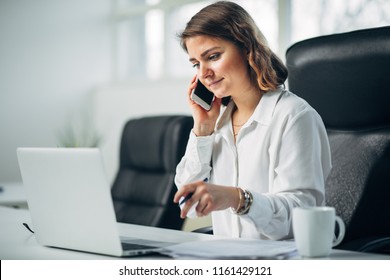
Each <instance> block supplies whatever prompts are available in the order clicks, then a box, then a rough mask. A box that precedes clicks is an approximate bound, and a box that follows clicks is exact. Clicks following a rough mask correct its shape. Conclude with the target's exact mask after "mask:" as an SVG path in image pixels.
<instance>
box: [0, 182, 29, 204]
mask: <svg viewBox="0 0 390 280" xmlns="http://www.w3.org/2000/svg"><path fill="white" fill-rule="evenodd" d="M0 186H1V191H0V205H3V206H10V207H15V208H27V199H26V195H25V192H24V189H23V183H21V182H20V183H0Z"/></svg>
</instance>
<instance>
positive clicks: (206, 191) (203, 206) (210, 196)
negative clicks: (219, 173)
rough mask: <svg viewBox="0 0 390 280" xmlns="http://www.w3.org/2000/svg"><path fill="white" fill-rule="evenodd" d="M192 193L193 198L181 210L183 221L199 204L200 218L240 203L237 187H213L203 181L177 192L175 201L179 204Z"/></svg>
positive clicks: (198, 214)
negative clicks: (193, 207) (192, 208)
mask: <svg viewBox="0 0 390 280" xmlns="http://www.w3.org/2000/svg"><path fill="white" fill-rule="evenodd" d="M190 193H192V196H191V198H190V199H188V200H187V201H186V202H185V204H184V206H183V208H182V209H181V213H180V217H181V218H183V219H184V218H185V217H187V214H188V211H189V210H190V209H191V207H192V206H193V205H194V204H195V203H197V202H198V205H197V206H196V208H195V210H196V214H197V216H198V217H202V216H207V215H208V214H210V213H211V212H212V211H216V210H224V209H227V208H229V207H236V206H237V204H238V202H239V201H238V200H239V196H238V192H237V188H236V187H226V186H219V185H213V184H209V183H206V182H203V181H198V182H194V183H190V184H187V185H184V186H182V187H181V188H180V189H179V190H178V191H177V192H176V194H175V197H174V199H173V201H174V202H175V203H179V201H180V199H181V198H182V197H186V196H187V195H189V194H190Z"/></svg>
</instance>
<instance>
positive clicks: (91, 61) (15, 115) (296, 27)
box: [0, 0, 390, 183]
mask: <svg viewBox="0 0 390 280" xmlns="http://www.w3.org/2000/svg"><path fill="white" fill-rule="evenodd" d="M211 2H213V1H194V0H67V1H62V0H35V1H31V0H0V143H1V145H0V183H7V182H20V181H21V177H20V173H19V168H18V163H17V158H16V148H17V147H22V146H23V147H27V146H28V147H58V146H93V145H98V146H99V147H100V148H101V149H102V151H103V157H104V161H105V164H106V168H107V175H108V177H109V180H110V181H112V180H113V178H114V175H115V173H116V169H117V166H118V162H117V161H118V155H119V141H120V134H121V131H122V127H123V125H124V122H125V121H126V120H127V119H129V118H134V117H138V116H146V115H155V114H176V113H177V114H190V111H189V109H188V108H187V104H186V100H185V93H186V88H187V85H188V83H189V80H190V79H191V77H192V76H193V75H194V74H195V70H194V69H193V68H192V67H191V65H190V63H189V62H188V58H187V56H186V54H185V53H184V52H183V51H182V50H181V48H180V46H179V43H178V40H177V36H176V35H177V33H179V32H180V31H181V30H183V29H184V27H185V24H186V22H187V21H188V20H189V19H190V18H191V16H192V15H193V14H195V13H196V12H197V11H199V10H200V9H201V8H202V7H204V6H206V5H208V4H210V3H211ZM234 2H237V3H238V4H240V5H242V6H243V7H244V8H246V9H247V10H248V11H249V12H250V14H251V15H252V16H253V18H254V19H255V21H256V22H257V24H258V26H259V27H260V29H261V30H262V32H263V33H264V35H265V36H266V37H267V39H268V40H269V44H270V46H271V48H272V49H273V50H274V51H275V52H276V53H278V54H279V56H280V57H281V58H282V59H284V55H285V51H286V49H287V48H288V47H289V46H290V45H291V44H293V43H294V42H297V41H300V40H303V39H306V38H310V37H315V36H319V35H326V34H332V33H339V32H346V31H352V30H356V29H363V28H369V27H376V26H384V25H390V1H388V0H343V1H340V0H242V1H234Z"/></svg>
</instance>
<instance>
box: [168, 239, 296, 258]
mask: <svg viewBox="0 0 390 280" xmlns="http://www.w3.org/2000/svg"><path fill="white" fill-rule="evenodd" d="M161 253H162V254H165V255H168V256H171V257H173V258H182V259H186V258H187V259H288V258H291V257H293V256H295V255H297V248H296V246H295V242H293V241H271V240H255V239H253V240H252V239H250V240H249V239H221V240H207V241H194V242H187V243H182V244H177V245H173V246H169V247H166V248H164V250H163V251H162V252H161Z"/></svg>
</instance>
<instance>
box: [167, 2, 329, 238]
mask: <svg viewBox="0 0 390 280" xmlns="http://www.w3.org/2000/svg"><path fill="white" fill-rule="evenodd" d="M180 39H181V44H182V46H183V48H184V50H185V51H186V52H187V53H188V55H189V61H190V62H191V63H192V65H193V67H194V68H195V69H196V76H195V77H194V78H193V79H192V81H191V84H190V86H189V88H188V92H187V94H188V102H189V105H190V107H191V110H192V114H193V118H194V127H193V129H192V132H191V134H190V138H189V142H188V145H187V150H186V153H185V155H184V157H183V158H182V160H181V162H180V163H179V165H178V167H177V172H176V177H175V182H176V185H177V186H178V192H177V193H176V195H175V197H174V201H175V202H179V201H181V199H182V198H183V197H186V196H188V195H189V194H192V196H191V197H190V198H189V199H188V200H187V201H186V202H185V203H183V204H182V205H181V207H182V210H181V217H182V218H185V217H187V216H189V217H195V216H204V215H208V214H210V213H211V215H212V223H213V230H214V234H217V235H226V236H231V237H246V238H259V239H274V240H279V239H286V238H290V237H292V229H291V214H292V208H294V207H296V206H301V207H309V206H316V205H323V204H324V181H325V179H326V177H327V175H328V174H329V171H330V169H331V163H330V149H329V144H328V138H327V134H326V131H325V128H324V125H323V122H322V120H321V118H320V116H319V115H318V114H317V112H316V111H315V110H314V109H313V108H312V107H310V105H309V104H308V103H306V102H305V101H304V100H302V99H301V98H299V97H297V96H296V95H294V94H293V93H291V92H289V91H288V90H286V89H285V88H284V82H285V80H286V78H287V69H286V67H285V66H284V65H283V63H282V62H281V60H280V59H279V58H278V57H277V56H276V55H275V54H274V53H273V52H272V51H271V49H270V48H269V47H268V45H267V43H266V40H265V38H264V36H263V35H262V33H261V32H260V30H259V29H258V27H257V26H256V24H255V23H254V21H253V19H252V18H251V17H250V15H249V14H248V13H247V12H246V11H245V10H244V9H243V8H242V7H241V6H239V5H237V4H235V3H232V2H227V1H220V2H216V3H214V4H211V5H209V6H207V7H205V8H204V9H202V10H201V11H199V12H198V13H197V14H196V15H195V16H193V17H192V19H191V20H190V21H189V22H188V23H187V26H186V28H185V30H184V31H183V32H182V33H181V34H180ZM197 79H199V81H200V82H202V83H203V84H204V85H205V86H206V87H207V88H208V89H209V90H210V91H211V92H213V93H214V95H215V99H214V102H213V104H212V107H211V110H209V111H206V110H204V109H203V108H202V107H201V106H199V105H198V104H196V103H195V102H194V101H193V100H192V99H191V92H192V90H193V89H194V88H195V87H196V86H197ZM227 99H230V101H229V103H228V104H227V105H226V106H225V105H223V104H222V103H225V102H222V100H224V101H226V100H227Z"/></svg>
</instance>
